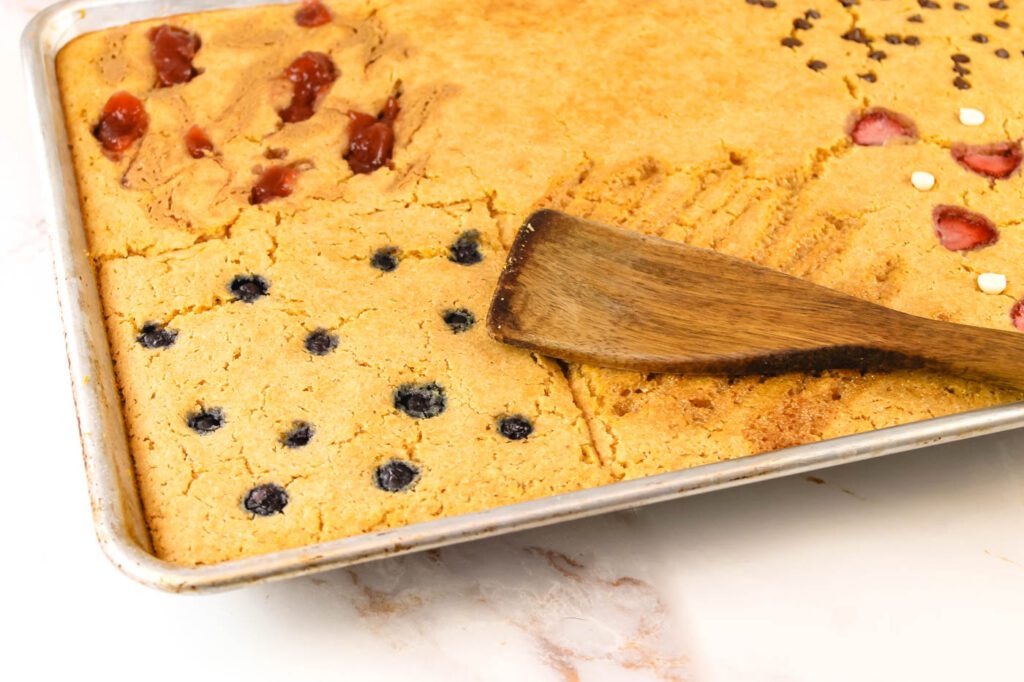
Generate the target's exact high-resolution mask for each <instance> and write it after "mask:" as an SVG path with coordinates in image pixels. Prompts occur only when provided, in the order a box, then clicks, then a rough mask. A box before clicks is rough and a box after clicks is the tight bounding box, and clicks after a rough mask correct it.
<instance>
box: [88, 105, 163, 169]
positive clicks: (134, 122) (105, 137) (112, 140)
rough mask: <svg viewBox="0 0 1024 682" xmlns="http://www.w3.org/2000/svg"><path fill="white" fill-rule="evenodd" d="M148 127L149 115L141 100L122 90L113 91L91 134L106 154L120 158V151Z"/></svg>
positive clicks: (112, 157)
mask: <svg viewBox="0 0 1024 682" xmlns="http://www.w3.org/2000/svg"><path fill="white" fill-rule="evenodd" d="M148 127H149V115H148V114H147V113H146V109H145V108H144V107H143V106H142V102H140V101H139V100H138V98H136V97H134V96H132V95H130V94H128V93H127V92H123V91H122V92H115V93H114V94H113V95H111V96H110V99H108V100H107V103H106V105H104V107H103V113H101V114H100V122H99V123H97V124H96V127H95V128H93V129H92V134H93V137H95V138H96V139H97V140H99V141H100V144H101V145H103V151H104V152H105V153H106V154H107V156H109V157H110V158H111V159H114V160H117V159H120V158H121V152H123V151H124V150H126V149H128V147H131V146H132V143H134V142H135V141H136V140H138V139H139V138H140V137H142V136H143V135H145V134H146V129H147V128H148Z"/></svg>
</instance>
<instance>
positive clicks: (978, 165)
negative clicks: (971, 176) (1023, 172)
mask: <svg viewBox="0 0 1024 682" xmlns="http://www.w3.org/2000/svg"><path fill="white" fill-rule="evenodd" d="M951 151H952V154H953V158H954V159H956V162H957V163H959V164H960V165H961V166H963V167H964V168H966V169H967V170H969V171H974V172H975V173H977V174H978V175H984V176H985V177H986V178H992V179H994V180H1002V179H1003V178H1007V177H1009V176H1010V175H1012V174H1013V173H1014V172H1015V171H1016V170H1017V169H1018V168H1020V162H1021V160H1022V159H1024V152H1021V148H1020V141H1017V142H996V143H995V144H980V145H966V144H958V145H954V146H953V149H952V150H951Z"/></svg>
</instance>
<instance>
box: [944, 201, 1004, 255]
mask: <svg viewBox="0 0 1024 682" xmlns="http://www.w3.org/2000/svg"><path fill="white" fill-rule="evenodd" d="M932 225H933V226H934V229H935V236H937V237H938V238H939V243H940V244H942V245H943V246H945V247H946V248H947V249H949V250H950V251H973V250H975V249H981V248H984V247H986V246H991V245H992V244H995V243H996V242H997V241H999V232H997V231H996V227H995V225H993V224H992V221H991V220H989V219H988V218H986V217H985V216H983V215H981V214H980V213H974V212H973V211H968V210H967V209H966V208H960V207H959V206H936V207H935V210H933V211H932Z"/></svg>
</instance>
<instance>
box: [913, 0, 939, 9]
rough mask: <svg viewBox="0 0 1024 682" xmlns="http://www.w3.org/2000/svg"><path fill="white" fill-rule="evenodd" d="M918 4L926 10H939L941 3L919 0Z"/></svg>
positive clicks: (932, 0)
mask: <svg viewBox="0 0 1024 682" xmlns="http://www.w3.org/2000/svg"><path fill="white" fill-rule="evenodd" d="M917 4H919V5H920V6H921V7H923V8H924V9H939V3H937V2H935V0H917Z"/></svg>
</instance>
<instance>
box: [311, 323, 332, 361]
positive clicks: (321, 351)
mask: <svg viewBox="0 0 1024 682" xmlns="http://www.w3.org/2000/svg"><path fill="white" fill-rule="evenodd" d="M337 347H338V337H337V336H335V335H334V334H332V333H330V332H329V331H327V330H326V329H317V330H316V331H312V332H310V333H309V336H307V337H306V350H308V351H309V352H310V353H312V354H313V355H327V354H328V353H330V352H331V351H333V350H334V349H335V348H337Z"/></svg>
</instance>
